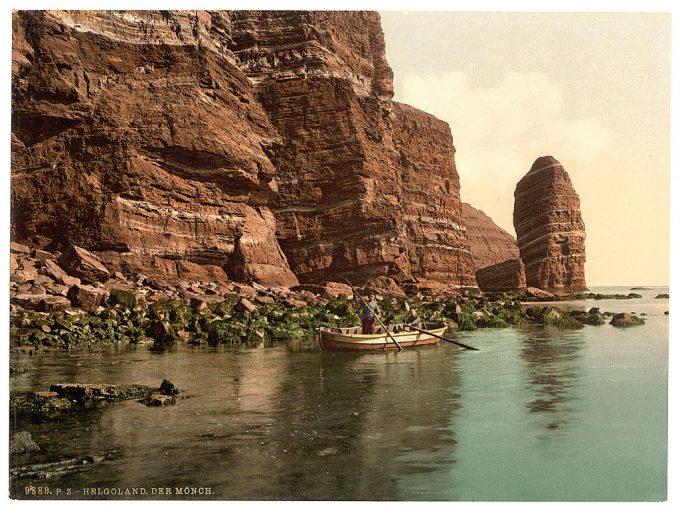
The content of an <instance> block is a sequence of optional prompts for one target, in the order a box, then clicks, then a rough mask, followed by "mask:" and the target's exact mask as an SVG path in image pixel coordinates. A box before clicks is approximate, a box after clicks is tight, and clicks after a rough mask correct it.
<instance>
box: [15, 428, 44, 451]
mask: <svg viewBox="0 0 680 515" xmlns="http://www.w3.org/2000/svg"><path fill="white" fill-rule="evenodd" d="M38 451H40V446H39V445H38V444H37V443H35V442H34V441H33V438H32V437H31V433H29V432H28V431H19V432H18V433H15V434H14V436H12V439H11V440H10V442H9V453H10V454H12V455H21V454H28V453H31V452H38Z"/></svg>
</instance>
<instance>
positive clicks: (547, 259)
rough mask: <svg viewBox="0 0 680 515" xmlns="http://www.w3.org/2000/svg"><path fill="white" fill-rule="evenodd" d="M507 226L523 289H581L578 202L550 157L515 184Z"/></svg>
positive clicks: (582, 236)
mask: <svg viewBox="0 0 680 515" xmlns="http://www.w3.org/2000/svg"><path fill="white" fill-rule="evenodd" d="M513 222H514V225H515V231H516V232H517V243H518V245H519V252H520V257H521V259H522V261H523V262H524V266H525V269H526V282H527V286H530V287H536V288H541V289H544V290H549V291H553V292H556V291H557V292H559V291H580V290H585V289H586V282H585V273H584V265H585V259H586V256H585V237H586V234H585V225H584V223H583V219H582V217H581V211H580V202H579V197H578V195H577V194H576V191H574V187H573V186H572V184H571V180H570V179H569V175H568V174H567V172H566V171H565V170H564V168H563V167H562V165H561V164H560V163H559V162H558V161H557V160H556V159H555V158H553V157H552V156H545V157H540V158H538V159H537V160H536V161H535V162H534V164H533V166H532V167H531V170H529V172H528V173H527V174H526V175H525V176H524V177H523V178H522V179H521V180H520V181H519V183H517V187H516V189H515V209H514V213H513Z"/></svg>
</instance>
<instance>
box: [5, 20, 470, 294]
mask: <svg viewBox="0 0 680 515" xmlns="http://www.w3.org/2000/svg"><path fill="white" fill-rule="evenodd" d="M391 97H392V71H391V69H390V67H389V65H388V64H387V61H386V59H385V48H384V40H383V36H382V31H381V28H380V18H379V16H378V15H377V14H376V13H367V12H331V11H319V12H301V11H231V12H226V11H224V12H206V11H195V12H194V11H191V12H181V11H180V12H169V11H139V12H118V11H106V12H104V11H81V12H66V11H30V12H17V13H14V15H13V77H12V102H13V119H12V236H13V238H14V239H15V240H17V241H23V242H26V243H30V244H31V245H33V246H37V247H39V248H49V249H55V250H59V249H63V248H66V247H67V246H68V245H69V244H77V245H79V246H81V247H84V248H87V249H89V250H91V251H93V252H95V253H96V254H97V255H98V256H99V257H100V258H101V259H102V260H103V261H104V262H105V264H106V265H107V267H109V268H110V269H111V270H124V271H128V272H134V271H141V272H145V273H148V274H153V275H156V276H162V277H165V278H167V279H177V278H183V277H194V278H204V277H210V278H226V277H227V276H229V277H230V278H233V279H236V280H241V281H245V280H253V281H257V282H260V283H263V284H272V285H273V284H279V285H293V284H295V283H297V278H296V275H297V276H298V277H299V278H300V279H303V280H304V281H305V282H309V281H317V280H329V279H336V280H338V279H342V278H344V277H345V276H348V277H350V278H352V279H353V280H356V281H358V282H368V281H371V280H373V279H378V278H382V277H389V278H390V279H393V280H396V281H398V282H404V281H410V280H416V281H422V282H424V283H428V284H429V283H432V284H436V285H441V286H443V287H448V286H454V287H455V286H466V287H467V286H474V285H475V278H474V267H473V265H472V260H471V257H470V253H469V245H468V243H467V239H466V236H465V232H464V230H463V227H464V224H463V221H462V216H461V207H460V200H459V186H458V176H457V172H456V170H455V164H454V161H453V154H454V149H453V144H452V141H451V134H450V131H449V129H448V126H447V125H446V124H445V123H443V122H440V121H439V120H436V119H435V118H433V117H431V116H429V115H426V114H425V113H422V112H420V111H417V110H415V109H413V108H410V107H408V106H401V105H397V104H394V103H393V102H392V101H391ZM413 131H415V132H413ZM426 186H427V187H428V188H429V187H431V186H434V187H432V188H430V189H431V190H432V191H428V195H429V198H425V196H424V195H423V191H424V190H423V188H424V187H426Z"/></svg>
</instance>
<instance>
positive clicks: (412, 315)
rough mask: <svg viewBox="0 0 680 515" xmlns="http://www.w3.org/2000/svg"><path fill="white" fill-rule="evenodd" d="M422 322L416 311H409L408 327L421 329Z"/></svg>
mask: <svg viewBox="0 0 680 515" xmlns="http://www.w3.org/2000/svg"><path fill="white" fill-rule="evenodd" d="M421 322H422V320H420V317H419V316H418V313H416V310H415V309H411V311H409V313H408V318H407V319H406V325H410V326H413V327H418V328H420V324H421Z"/></svg>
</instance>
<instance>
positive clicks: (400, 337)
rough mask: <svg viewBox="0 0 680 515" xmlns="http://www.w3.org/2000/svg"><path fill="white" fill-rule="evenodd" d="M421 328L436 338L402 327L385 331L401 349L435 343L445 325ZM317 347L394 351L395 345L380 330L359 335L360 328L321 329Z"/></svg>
mask: <svg viewBox="0 0 680 515" xmlns="http://www.w3.org/2000/svg"><path fill="white" fill-rule="evenodd" d="M421 325H422V328H423V329H425V330H427V331H428V332H429V333H432V334H434V335H437V337H434V336H431V335H428V334H424V333H421V332H420V331H415V330H413V329H407V328H405V327H404V326H403V325H400V324H395V325H388V326H386V327H387V330H388V331H389V333H390V334H391V335H392V337H393V338H394V339H395V340H396V341H397V342H399V345H401V346H402V347H415V346H418V345H429V344H432V343H437V342H438V341H439V337H441V336H443V335H444V333H445V332H446V324H441V323H426V324H421ZM319 345H320V346H321V349H323V350H362V351H366V350H368V351H371V350H375V351H382V350H396V349H397V345H396V344H395V343H394V341H393V340H392V339H391V338H390V336H389V335H388V334H387V332H386V331H385V330H384V329H382V328H380V327H379V328H376V330H375V333H374V334H361V327H322V328H320V329H319Z"/></svg>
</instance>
